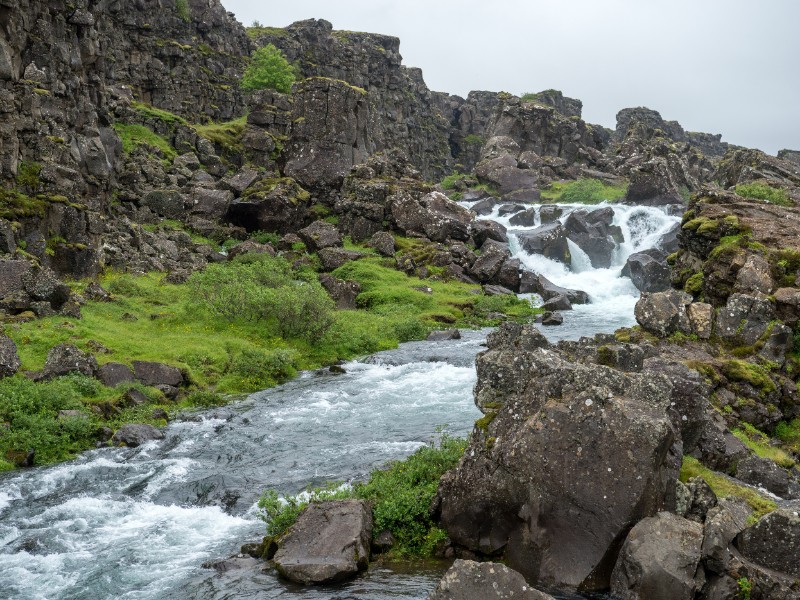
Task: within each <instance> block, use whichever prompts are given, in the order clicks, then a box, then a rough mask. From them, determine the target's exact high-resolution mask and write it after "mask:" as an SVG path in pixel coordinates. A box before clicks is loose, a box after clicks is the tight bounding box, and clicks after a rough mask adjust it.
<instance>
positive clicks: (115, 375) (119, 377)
mask: <svg viewBox="0 0 800 600" xmlns="http://www.w3.org/2000/svg"><path fill="white" fill-rule="evenodd" d="M97 378H98V379H99V380H100V383H102V384H103V385H105V386H108V387H116V386H118V385H119V384H120V383H128V382H133V381H134V380H135V377H134V375H133V371H132V370H131V368H130V367H129V366H128V365H123V364H122V363H115V362H110V363H106V364H104V365H103V366H102V367H100V369H99V370H98V373H97Z"/></svg>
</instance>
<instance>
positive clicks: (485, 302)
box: [333, 257, 537, 328]
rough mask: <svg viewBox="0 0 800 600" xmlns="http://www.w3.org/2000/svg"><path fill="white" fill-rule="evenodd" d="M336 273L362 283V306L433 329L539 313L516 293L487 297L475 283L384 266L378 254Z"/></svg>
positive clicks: (470, 324) (525, 316)
mask: <svg viewBox="0 0 800 600" xmlns="http://www.w3.org/2000/svg"><path fill="white" fill-rule="evenodd" d="M333 274H334V275H335V276H336V277H339V278H340V279H352V280H355V281H358V282H359V283H360V284H361V288H362V292H361V294H359V295H358V298H357V299H356V302H357V304H358V306H359V307H360V308H363V309H366V310H368V311H369V312H371V313H373V314H377V315H386V316H388V315H391V316H392V317H394V318H395V319H399V320H402V319H403V318H404V317H406V318H407V317H409V316H413V315H416V317H417V318H418V319H420V320H421V321H422V322H423V324H424V325H426V326H427V327H429V328H439V327H441V325H442V323H447V324H449V325H453V326H461V327H475V326H481V325H486V324H487V321H486V316H487V315H488V314H489V313H491V312H502V313H504V314H506V315H509V316H514V317H519V318H529V317H533V316H535V315H536V314H537V310H536V309H534V308H533V307H532V306H531V304H530V303H529V302H527V301H526V300H520V299H518V298H517V297H516V296H513V295H504V296H488V297H487V296H483V295H481V294H476V293H475V290H476V289H479V288H477V287H476V286H474V285H469V284H465V283H460V282H444V281H436V280H432V279H425V280H423V279H419V278H417V277H410V276H408V275H405V274H404V273H402V272H400V271H397V270H395V269H394V268H390V267H387V266H384V264H383V259H380V258H377V257H376V258H372V257H367V258H363V259H361V260H357V261H352V262H349V263H347V264H346V265H344V266H342V267H340V268H339V269H337V270H336V271H334V273H333ZM428 290H430V291H428Z"/></svg>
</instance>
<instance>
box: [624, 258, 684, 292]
mask: <svg viewBox="0 0 800 600" xmlns="http://www.w3.org/2000/svg"><path fill="white" fill-rule="evenodd" d="M622 275H624V276H625V277H630V278H631V281H632V282H633V285H634V286H636V289H637V290H639V291H640V292H663V291H665V290H668V289H669V288H670V287H671V283H672V280H671V278H670V269H669V265H668V264H667V257H666V256H665V255H664V253H663V252H661V251H660V250H656V249H651V250H645V251H643V252H635V253H633V254H631V255H630V256H629V257H628V260H627V261H626V262H625V266H624V267H623V268H622Z"/></svg>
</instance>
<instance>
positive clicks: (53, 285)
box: [22, 268, 71, 310]
mask: <svg viewBox="0 0 800 600" xmlns="http://www.w3.org/2000/svg"><path fill="white" fill-rule="evenodd" d="M22 284H23V286H24V289H25V292H26V293H27V294H28V295H29V296H30V297H31V298H33V299H34V300H40V301H43V302H49V303H50V305H51V306H52V307H53V309H55V310H58V309H59V308H61V306H62V305H63V304H64V303H65V302H66V301H67V300H69V297H70V294H71V291H70V288H69V286H68V285H67V284H66V283H63V282H62V281H59V279H58V277H56V274H55V273H53V271H51V270H50V269H48V268H39V269H33V270H30V271H27V272H25V273H24V274H23V275H22Z"/></svg>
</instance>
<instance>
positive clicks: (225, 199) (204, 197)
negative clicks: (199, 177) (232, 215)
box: [186, 187, 233, 221]
mask: <svg viewBox="0 0 800 600" xmlns="http://www.w3.org/2000/svg"><path fill="white" fill-rule="evenodd" d="M186 201H187V204H188V205H189V214H191V215H197V216H200V217H203V218H206V219H210V220H214V221H218V220H219V219H221V218H222V217H224V216H225V214H226V213H227V212H228V208H229V207H230V205H231V203H232V202H233V192H231V191H228V190H209V189H205V188H202V187H200V188H193V189H192V191H191V193H190V194H189V195H188V196H187V198H186Z"/></svg>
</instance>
